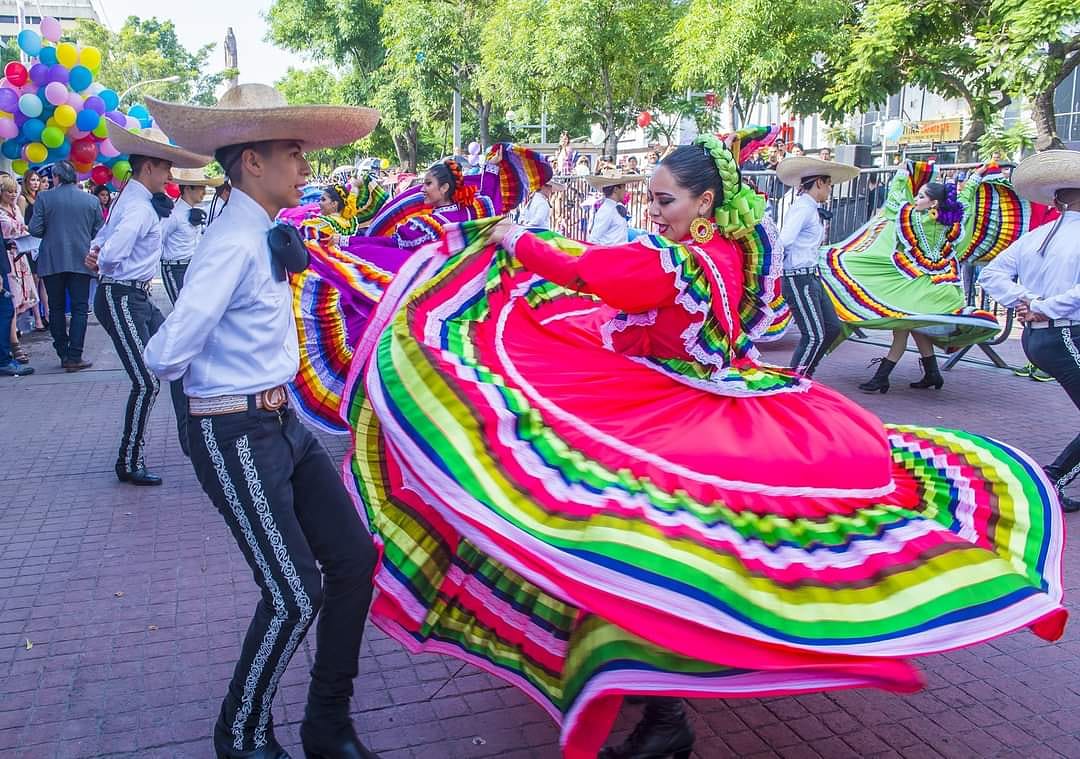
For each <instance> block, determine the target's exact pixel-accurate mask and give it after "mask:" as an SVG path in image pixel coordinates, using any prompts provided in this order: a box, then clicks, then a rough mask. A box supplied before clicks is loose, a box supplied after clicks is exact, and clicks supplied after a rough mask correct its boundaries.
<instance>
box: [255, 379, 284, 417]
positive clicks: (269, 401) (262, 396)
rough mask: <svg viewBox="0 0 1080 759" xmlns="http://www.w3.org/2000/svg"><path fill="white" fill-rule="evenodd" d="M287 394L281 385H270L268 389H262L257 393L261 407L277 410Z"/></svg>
mask: <svg viewBox="0 0 1080 759" xmlns="http://www.w3.org/2000/svg"><path fill="white" fill-rule="evenodd" d="M288 399H289V396H288V394H286V392H285V388H284V387H282V386H281V385H278V386H277V387H272V388H270V389H268V390H263V391H262V392H260V393H259V402H260V403H262V407H263V408H264V409H265V410H266V411H277V410H278V409H280V408H281V407H283V406H284V405H285V402H286V401H288Z"/></svg>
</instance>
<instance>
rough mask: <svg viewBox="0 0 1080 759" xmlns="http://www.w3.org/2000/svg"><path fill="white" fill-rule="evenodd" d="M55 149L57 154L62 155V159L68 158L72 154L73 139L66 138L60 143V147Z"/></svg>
mask: <svg viewBox="0 0 1080 759" xmlns="http://www.w3.org/2000/svg"><path fill="white" fill-rule="evenodd" d="M55 150H56V155H58V156H59V157H60V160H63V159H65V158H67V157H68V156H70V155H71V140H68V139H66V138H65V139H64V141H63V142H62V143H60V147H58V148H56V149H55ZM49 152H50V153H52V152H53V151H52V150H50V151H49Z"/></svg>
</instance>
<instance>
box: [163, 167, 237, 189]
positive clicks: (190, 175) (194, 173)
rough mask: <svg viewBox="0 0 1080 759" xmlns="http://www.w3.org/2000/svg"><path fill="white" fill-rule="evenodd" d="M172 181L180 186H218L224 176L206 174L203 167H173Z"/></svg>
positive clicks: (223, 179) (223, 182) (223, 180)
mask: <svg viewBox="0 0 1080 759" xmlns="http://www.w3.org/2000/svg"><path fill="white" fill-rule="evenodd" d="M172 181H174V182H176V184H178V185H180V186H181V187H196V186H197V187H220V186H221V185H223V184H225V177H211V176H208V175H207V173H206V171H205V170H204V169H173V171H172Z"/></svg>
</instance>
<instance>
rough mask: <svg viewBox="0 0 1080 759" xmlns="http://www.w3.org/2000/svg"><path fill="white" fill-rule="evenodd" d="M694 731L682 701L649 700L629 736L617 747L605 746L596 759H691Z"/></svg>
mask: <svg viewBox="0 0 1080 759" xmlns="http://www.w3.org/2000/svg"><path fill="white" fill-rule="evenodd" d="M693 749H694V731H693V730H692V729H691V728H690V724H689V723H688V722H687V721H686V712H685V711H684V709H683V703H682V700H681V699H677V698H658V697H649V698H647V699H646V701H645V714H644V715H643V716H642V718H641V721H640V722H638V723H637V725H636V726H635V727H634V729H633V731H632V732H631V733H630V737H629V738H627V739H626V740H625V741H623V743H622V744H621V745H619V746H608V747H607V748H605V749H604V750H603V751H601V752H600V756H599V759H668V757H674V759H690V752H691V751H693Z"/></svg>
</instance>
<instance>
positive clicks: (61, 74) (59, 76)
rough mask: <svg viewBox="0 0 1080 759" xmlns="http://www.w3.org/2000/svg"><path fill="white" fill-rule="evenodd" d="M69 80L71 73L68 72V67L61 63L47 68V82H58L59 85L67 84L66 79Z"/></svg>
mask: <svg viewBox="0 0 1080 759" xmlns="http://www.w3.org/2000/svg"><path fill="white" fill-rule="evenodd" d="M70 78H71V72H70V71H68V67H67V66H65V65H64V64H62V63H57V64H55V65H53V66H49V81H50V82H59V83H60V84H67V83H68V79H70Z"/></svg>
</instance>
